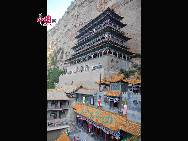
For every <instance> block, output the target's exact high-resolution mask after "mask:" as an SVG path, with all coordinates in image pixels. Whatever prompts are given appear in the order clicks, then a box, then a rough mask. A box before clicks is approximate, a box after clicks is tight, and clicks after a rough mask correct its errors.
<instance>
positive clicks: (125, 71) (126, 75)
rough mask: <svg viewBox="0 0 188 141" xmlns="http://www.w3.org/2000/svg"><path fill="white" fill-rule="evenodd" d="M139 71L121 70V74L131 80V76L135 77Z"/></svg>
mask: <svg viewBox="0 0 188 141" xmlns="http://www.w3.org/2000/svg"><path fill="white" fill-rule="evenodd" d="M136 72H137V71H136V70H123V69H121V70H120V73H121V74H124V76H125V77H126V78H129V77H130V76H132V75H134V74H135V73H136Z"/></svg>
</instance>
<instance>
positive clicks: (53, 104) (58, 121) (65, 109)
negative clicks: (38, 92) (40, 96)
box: [47, 90, 72, 128]
mask: <svg viewBox="0 0 188 141" xmlns="http://www.w3.org/2000/svg"><path fill="white" fill-rule="evenodd" d="M71 101H72V100H71V99H70V98H68V97H67V96H66V94H65V93H64V92H62V91H58V90H48V93H47V128H50V127H58V126H64V125H68V122H69V120H68V119H67V118H68V116H69V111H70V108H71V107H70V104H71Z"/></svg>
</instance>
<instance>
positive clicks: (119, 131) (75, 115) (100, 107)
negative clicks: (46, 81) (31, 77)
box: [47, 8, 141, 141]
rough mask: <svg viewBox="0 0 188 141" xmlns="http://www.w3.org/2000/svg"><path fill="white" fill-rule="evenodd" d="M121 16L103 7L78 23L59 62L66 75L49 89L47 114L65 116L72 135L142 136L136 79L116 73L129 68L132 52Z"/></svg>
mask: <svg viewBox="0 0 188 141" xmlns="http://www.w3.org/2000/svg"><path fill="white" fill-rule="evenodd" d="M122 19H123V17H121V16H120V15H118V14H116V13H115V12H114V10H112V9H110V8H107V9H106V10H104V11H103V12H102V13H101V14H99V15H98V16H97V17H96V18H94V19H93V20H91V21H90V22H89V23H87V24H86V25H85V26H84V27H82V28H81V29H80V30H79V31H78V33H79V34H78V35H77V36H76V38H77V43H76V44H75V45H74V46H73V47H72V50H73V52H74V53H73V54H72V56H71V57H70V58H68V59H66V60H65V63H64V65H63V67H64V70H65V74H63V75H61V76H60V77H59V83H58V84H57V85H56V89H55V90H54V91H53V92H52V91H51V92H50V91H49V93H48V111H49V112H48V113H47V117H48V118H49V119H51V118H52V120H54V119H56V118H59V119H63V120H64V119H67V118H66V117H67V116H68V120H69V121H72V123H71V124H72V125H71V126H72V127H71V128H70V131H69V132H70V134H69V135H68V136H69V137H70V139H71V140H77V138H80V140H81V138H83V136H82V135H83V134H84V133H85V134H86V136H84V137H85V140H88V141H122V140H126V141H140V140H141V78H140V76H136V75H135V76H132V77H129V78H126V77H125V75H123V74H121V73H120V70H130V69H131V68H132V65H133V64H132V62H131V59H132V58H133V57H134V55H135V54H134V53H132V52H131V51H130V50H129V48H128V47H127V41H128V40H131V39H130V38H128V37H127V36H125V33H124V32H122V31H121V29H122V28H123V27H125V26H126V24H125V23H122V22H121V20H122ZM52 97H53V98H52ZM60 97H61V98H60ZM52 105H54V106H55V108H56V109H53V108H54V107H53V108H51V106H52ZM66 108H68V111H69V112H66ZM58 109H59V110H58ZM67 113H69V114H67ZM52 123H53V122H52ZM62 123H63V122H62ZM62 123H61V122H60V125H61V124H62ZM54 124H55V126H56V124H57V123H56V122H55V123H54ZM67 124H68V125H70V123H69V122H67ZM48 126H50V124H49V125H48ZM76 130H77V131H76ZM65 137H66V135H65V133H63V134H62V136H61V137H60V138H65ZM86 138H87V139H86ZM58 141H60V140H58Z"/></svg>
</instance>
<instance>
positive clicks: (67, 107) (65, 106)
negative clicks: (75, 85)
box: [47, 105, 70, 110]
mask: <svg viewBox="0 0 188 141" xmlns="http://www.w3.org/2000/svg"><path fill="white" fill-rule="evenodd" d="M69 108H70V106H69V105H61V106H48V108H47V110H63V109H69Z"/></svg>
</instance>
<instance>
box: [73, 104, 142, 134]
mask: <svg viewBox="0 0 188 141" xmlns="http://www.w3.org/2000/svg"><path fill="white" fill-rule="evenodd" d="M72 107H73V109H74V111H75V112H76V113H78V114H80V115H82V116H84V117H86V118H88V119H90V120H92V121H94V122H96V123H98V124H99V125H102V126H104V127H106V128H109V129H111V130H113V131H118V130H119V129H121V130H123V131H125V132H128V133H130V134H132V135H135V136H140V135H141V125H140V124H138V123H135V122H133V121H130V120H128V119H127V118H126V117H124V116H121V115H118V114H115V113H112V112H108V111H104V110H102V109H97V108H95V107H94V106H87V105H84V104H82V103H76V104H74V105H73V106H72Z"/></svg>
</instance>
